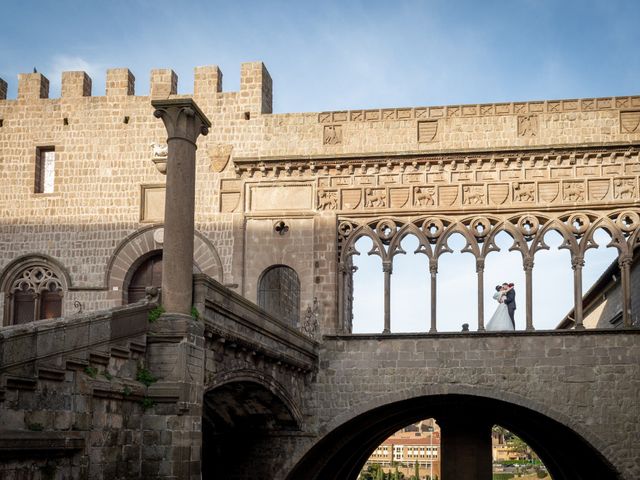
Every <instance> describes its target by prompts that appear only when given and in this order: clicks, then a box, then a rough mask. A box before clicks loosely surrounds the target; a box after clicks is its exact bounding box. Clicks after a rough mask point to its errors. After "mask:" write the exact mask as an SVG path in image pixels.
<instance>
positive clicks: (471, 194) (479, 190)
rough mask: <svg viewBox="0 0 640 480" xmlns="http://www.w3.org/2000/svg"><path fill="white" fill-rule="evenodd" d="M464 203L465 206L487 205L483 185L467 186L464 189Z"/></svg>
mask: <svg viewBox="0 0 640 480" xmlns="http://www.w3.org/2000/svg"><path fill="white" fill-rule="evenodd" d="M462 203H463V204H464V205H483V204H485V203H486V198H485V192H484V186H483V185H465V186H464V187H462Z"/></svg>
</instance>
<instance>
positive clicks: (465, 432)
mask: <svg viewBox="0 0 640 480" xmlns="http://www.w3.org/2000/svg"><path fill="white" fill-rule="evenodd" d="M437 422H438V425H440V432H441V433H440V435H441V441H440V445H441V452H442V458H441V464H440V465H441V473H442V480H457V479H463V478H465V479H466V478H469V479H471V478H473V479H475V480H491V478H492V467H491V465H492V453H491V427H492V426H491V425H490V424H489V423H487V422H483V421H482V420H481V419H478V418H477V417H471V416H466V415H462V416H453V415H452V416H447V417H444V418H443V417H438V418H437Z"/></svg>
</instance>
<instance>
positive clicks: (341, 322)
mask: <svg viewBox="0 0 640 480" xmlns="http://www.w3.org/2000/svg"><path fill="white" fill-rule="evenodd" d="M345 270H346V269H345V267H344V262H343V261H342V260H340V262H339V263H338V324H337V325H336V326H335V327H336V333H351V332H347V331H346V329H345V316H346V315H347V312H345V311H344V310H345V308H344V306H345V305H344V295H345V291H344V289H345V285H344V276H345V274H346V273H345Z"/></svg>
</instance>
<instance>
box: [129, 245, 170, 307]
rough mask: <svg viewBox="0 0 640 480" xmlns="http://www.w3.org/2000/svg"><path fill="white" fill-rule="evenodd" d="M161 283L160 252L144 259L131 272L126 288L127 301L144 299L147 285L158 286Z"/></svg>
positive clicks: (132, 301) (133, 301)
mask: <svg viewBox="0 0 640 480" xmlns="http://www.w3.org/2000/svg"><path fill="white" fill-rule="evenodd" d="M161 285H162V252H161V251H160V252H157V253H155V254H154V255H152V256H150V257H148V258H147V259H146V260H144V261H143V262H142V263H141V264H140V266H139V267H138V268H137V269H136V270H135V271H134V272H133V275H132V276H131V281H130V282H129V288H128V289H127V303H135V302H139V301H140V300H142V299H144V297H145V289H146V288H147V287H158V288H160V286H161Z"/></svg>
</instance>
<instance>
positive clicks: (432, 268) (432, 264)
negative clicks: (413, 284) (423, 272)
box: [429, 258, 438, 333]
mask: <svg viewBox="0 0 640 480" xmlns="http://www.w3.org/2000/svg"><path fill="white" fill-rule="evenodd" d="M429 274H430V275H431V328H429V333H436V332H437V331H438V329H437V327H436V300H437V298H438V296H437V291H436V288H437V275H438V260H437V259H433V258H432V259H430V260H429Z"/></svg>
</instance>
